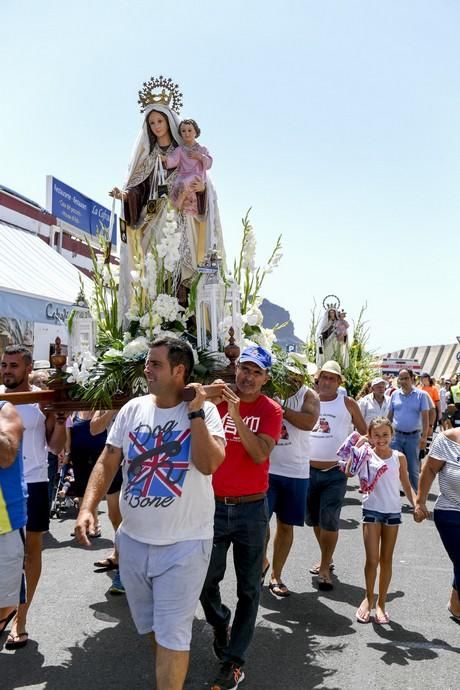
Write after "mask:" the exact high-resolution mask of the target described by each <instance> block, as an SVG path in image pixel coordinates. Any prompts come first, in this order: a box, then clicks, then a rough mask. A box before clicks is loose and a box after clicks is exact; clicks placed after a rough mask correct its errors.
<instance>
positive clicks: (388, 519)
mask: <svg viewBox="0 0 460 690" xmlns="http://www.w3.org/2000/svg"><path fill="white" fill-rule="evenodd" d="M376 522H378V523H380V524H381V525H387V526H388V527H394V526H398V525H400V524H401V513H379V512H378V511H377V510H368V509H367V508H363V523H368V524H370V523H376Z"/></svg>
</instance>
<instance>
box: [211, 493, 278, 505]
mask: <svg viewBox="0 0 460 690" xmlns="http://www.w3.org/2000/svg"><path fill="white" fill-rule="evenodd" d="M265 496H266V494H248V495H247V496H214V498H215V499H216V501H217V502H218V503H225V505H226V506H233V505H237V504H238V503H253V502H254V501H262V499H264V498H265Z"/></svg>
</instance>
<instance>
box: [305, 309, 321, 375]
mask: <svg viewBox="0 0 460 690" xmlns="http://www.w3.org/2000/svg"><path fill="white" fill-rule="evenodd" d="M318 324H319V312H317V310H316V302H314V304H313V308H312V309H311V311H310V324H309V327H308V334H307V342H306V345H305V350H304V352H305V354H306V355H307V359H308V361H309V362H316V332H317V330H318Z"/></svg>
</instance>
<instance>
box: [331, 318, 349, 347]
mask: <svg viewBox="0 0 460 690" xmlns="http://www.w3.org/2000/svg"><path fill="white" fill-rule="evenodd" d="M345 317H346V313H345V312H344V311H339V313H338V314H337V321H336V322H335V326H334V330H335V335H336V337H337V340H338V342H339V343H346V342H347V333H348V328H349V325H350V324H349V323H348V321H346V320H345Z"/></svg>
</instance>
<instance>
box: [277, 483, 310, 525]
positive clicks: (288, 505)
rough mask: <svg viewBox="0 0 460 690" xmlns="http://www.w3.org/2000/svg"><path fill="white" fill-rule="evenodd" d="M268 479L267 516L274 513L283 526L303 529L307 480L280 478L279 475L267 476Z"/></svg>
mask: <svg viewBox="0 0 460 690" xmlns="http://www.w3.org/2000/svg"><path fill="white" fill-rule="evenodd" d="M268 479H269V485H268V493H267V499H268V514H269V516H270V517H271V516H272V515H273V513H276V517H277V518H278V520H279V521H280V522H284V524H285V525H297V526H298V527H303V525H304V524H305V504H306V501H307V491H308V482H309V480H308V479H298V478H295V477H282V476H281V475H279V474H269V475H268Z"/></svg>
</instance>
